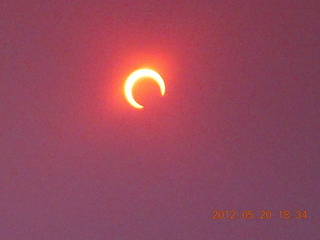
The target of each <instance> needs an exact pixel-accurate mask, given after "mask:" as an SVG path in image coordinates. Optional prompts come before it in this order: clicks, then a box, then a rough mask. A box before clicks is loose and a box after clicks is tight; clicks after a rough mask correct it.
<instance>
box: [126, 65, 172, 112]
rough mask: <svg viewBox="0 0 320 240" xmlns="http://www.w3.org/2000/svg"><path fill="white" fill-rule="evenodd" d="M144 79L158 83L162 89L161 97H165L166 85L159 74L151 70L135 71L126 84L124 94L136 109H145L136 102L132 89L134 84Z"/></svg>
mask: <svg viewBox="0 0 320 240" xmlns="http://www.w3.org/2000/svg"><path fill="white" fill-rule="evenodd" d="M142 78H151V79H153V80H154V81H156V82H157V84H158V85H159V87H160V92H161V95H164V93H165V91H166V86H165V83H164V81H163V79H162V77H161V76H160V75H159V74H158V73H157V72H155V71H153V70H150V69H139V70H136V71H134V72H133V73H131V74H130V75H129V77H128V78H127V80H126V82H125V84H124V94H125V96H126V99H127V101H128V102H129V103H130V104H131V105H132V106H133V107H135V108H143V106H142V105H140V104H139V103H137V102H136V100H135V99H134V98H133V95H132V89H133V86H134V84H135V83H136V82H137V81H138V80H140V79H142Z"/></svg>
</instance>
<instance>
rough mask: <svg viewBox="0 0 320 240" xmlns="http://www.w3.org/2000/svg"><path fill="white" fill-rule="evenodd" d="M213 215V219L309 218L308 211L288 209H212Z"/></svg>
mask: <svg viewBox="0 0 320 240" xmlns="http://www.w3.org/2000/svg"><path fill="white" fill-rule="evenodd" d="M212 213H213V216H212V219H254V218H258V219H271V218H280V219H306V218H307V211H288V210H281V211H278V212H276V213H273V212H272V211H268V210H267V211H264V210H262V211H260V212H258V213H257V212H254V211H241V212H237V211H233V210H232V211H218V210H213V211H212Z"/></svg>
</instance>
